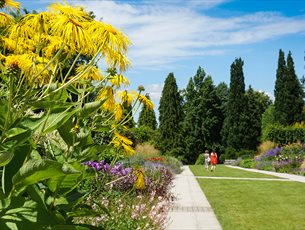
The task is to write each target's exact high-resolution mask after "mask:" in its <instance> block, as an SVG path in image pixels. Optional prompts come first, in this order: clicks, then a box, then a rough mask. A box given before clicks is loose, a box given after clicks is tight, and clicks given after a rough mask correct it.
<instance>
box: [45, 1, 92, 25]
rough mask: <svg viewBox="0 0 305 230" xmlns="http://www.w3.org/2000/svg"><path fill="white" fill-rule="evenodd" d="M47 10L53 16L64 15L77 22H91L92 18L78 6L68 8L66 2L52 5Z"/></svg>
mask: <svg viewBox="0 0 305 230" xmlns="http://www.w3.org/2000/svg"><path fill="white" fill-rule="evenodd" d="M48 8H49V10H50V11H51V12H52V13H55V14H61V15H66V16H67V17H69V18H71V19H76V20H78V21H91V20H92V18H91V17H90V16H89V14H88V13H87V12H85V11H84V8H83V7H80V6H73V7H72V6H70V5H69V4H67V3H66V2H64V3H63V4H60V3H53V4H51V5H50V6H49V7H48Z"/></svg>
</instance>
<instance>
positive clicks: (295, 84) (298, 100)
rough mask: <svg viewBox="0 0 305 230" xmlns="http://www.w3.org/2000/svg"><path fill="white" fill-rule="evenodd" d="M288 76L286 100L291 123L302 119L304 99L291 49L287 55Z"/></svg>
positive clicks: (289, 122) (288, 117)
mask: <svg viewBox="0 0 305 230" xmlns="http://www.w3.org/2000/svg"><path fill="white" fill-rule="evenodd" d="M287 78H288V79H287V87H288V92H289V96H288V100H287V101H286V102H287V106H288V110H287V111H286V112H287V119H288V120H287V122H288V124H290V125H291V124H293V123H295V122H298V121H301V120H302V111H303V106H304V101H303V89H302V85H301V83H300V81H299V79H298V78H297V75H296V73H295V70H294V62H293V59H292V54H291V52H290V51H289V53H288V56H287Z"/></svg>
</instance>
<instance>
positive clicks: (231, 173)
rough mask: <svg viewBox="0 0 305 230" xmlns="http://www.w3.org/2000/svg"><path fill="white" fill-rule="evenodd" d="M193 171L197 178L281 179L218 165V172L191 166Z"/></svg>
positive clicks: (200, 166)
mask: <svg viewBox="0 0 305 230" xmlns="http://www.w3.org/2000/svg"><path fill="white" fill-rule="evenodd" d="M189 167H190V169H191V171H192V172H193V173H194V175H196V176H211V177H241V178H279V177H275V176H271V175H266V174H262V173H254V172H247V171H244V170H239V169H233V168H229V167H226V166H225V165H217V166H216V172H211V171H208V172H207V171H206V170H205V169H204V166H202V165H190V166H189Z"/></svg>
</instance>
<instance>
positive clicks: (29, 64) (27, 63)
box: [5, 54, 49, 84]
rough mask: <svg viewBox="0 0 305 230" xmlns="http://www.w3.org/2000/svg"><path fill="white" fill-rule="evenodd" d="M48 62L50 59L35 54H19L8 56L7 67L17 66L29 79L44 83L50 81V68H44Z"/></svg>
mask: <svg viewBox="0 0 305 230" xmlns="http://www.w3.org/2000/svg"><path fill="white" fill-rule="evenodd" d="M46 62H48V60H46V59H43V58H41V57H39V56H37V55H35V54H18V55H9V56H7V57H6V62H5V65H6V67H9V66H11V65H14V66H17V67H18V68H19V69H20V70H21V71H22V72H23V73H25V74H26V76H27V77H28V80H29V81H36V82H39V84H44V83H47V82H48V81H49V72H48V70H47V69H45V70H43V69H44V67H45V63H46ZM38 73H40V74H39V75H38V76H36V78H35V79H33V77H34V76H35V75H37V74H38Z"/></svg>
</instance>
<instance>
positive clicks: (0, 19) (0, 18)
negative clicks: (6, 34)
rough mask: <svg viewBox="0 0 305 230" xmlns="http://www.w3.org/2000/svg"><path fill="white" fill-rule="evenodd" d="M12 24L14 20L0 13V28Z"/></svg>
mask: <svg viewBox="0 0 305 230" xmlns="http://www.w3.org/2000/svg"><path fill="white" fill-rule="evenodd" d="M13 23H14V20H13V18H12V17H11V16H10V15H8V14H5V13H3V12H0V27H5V26H9V25H11V24H13Z"/></svg>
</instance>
